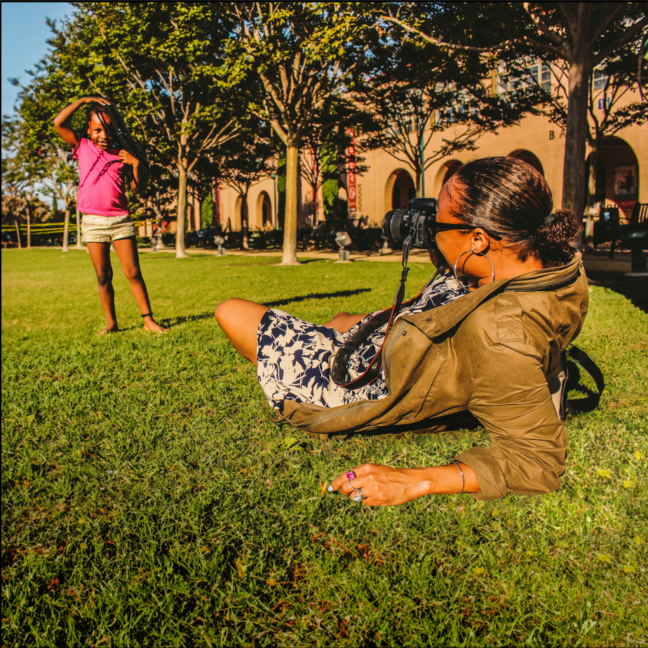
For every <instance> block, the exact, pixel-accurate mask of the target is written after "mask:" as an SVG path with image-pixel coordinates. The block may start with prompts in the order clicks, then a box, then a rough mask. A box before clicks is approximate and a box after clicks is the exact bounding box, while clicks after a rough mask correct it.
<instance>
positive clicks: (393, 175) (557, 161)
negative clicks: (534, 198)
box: [190, 92, 648, 230]
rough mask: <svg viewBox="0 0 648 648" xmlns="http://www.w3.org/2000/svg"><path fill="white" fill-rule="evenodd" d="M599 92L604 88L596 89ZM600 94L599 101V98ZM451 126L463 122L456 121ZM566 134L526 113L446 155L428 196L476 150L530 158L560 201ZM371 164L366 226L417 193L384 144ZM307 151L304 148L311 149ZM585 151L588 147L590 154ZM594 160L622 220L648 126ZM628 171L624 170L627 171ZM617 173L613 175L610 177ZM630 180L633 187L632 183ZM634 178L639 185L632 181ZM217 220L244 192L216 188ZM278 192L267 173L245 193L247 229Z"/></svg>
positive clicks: (305, 209)
mask: <svg viewBox="0 0 648 648" xmlns="http://www.w3.org/2000/svg"><path fill="white" fill-rule="evenodd" d="M599 94H600V95H601V97H602V93H599ZM638 99H639V95H638V93H630V92H628V93H626V101H627V102H630V101H637V100H638ZM596 101H598V105H599V107H600V106H601V101H602V99H601V100H595V104H594V105H595V106H596V105H597V104H596ZM451 128H461V127H460V126H454V127H451ZM447 136H448V135H447V131H444V133H436V134H435V136H434V137H433V138H432V140H431V141H430V144H429V147H428V149H429V151H430V152H432V151H434V149H435V146H436V145H437V144H438V142H439V141H440V140H441V137H447ZM564 144H565V139H564V135H563V133H562V132H561V130H560V129H559V128H558V127H557V126H555V125H554V124H552V123H551V122H550V121H549V119H548V118H546V117H542V116H529V117H526V118H525V119H524V120H522V122H521V123H520V125H518V126H513V127H509V128H502V129H500V130H499V132H497V133H496V134H495V133H490V134H486V135H484V136H482V137H481V138H480V139H479V140H478V141H477V148H476V150H474V151H470V152H464V153H461V154H457V155H455V156H452V157H449V158H444V159H442V160H440V161H439V162H437V163H435V164H433V165H432V166H431V167H430V168H428V169H427V171H426V172H425V177H424V187H425V195H426V196H429V197H436V196H438V194H439V191H440V189H441V187H442V186H443V183H444V181H445V180H446V179H447V178H448V177H449V176H450V175H451V174H452V173H453V172H454V171H455V170H456V169H457V168H458V167H459V166H461V165H462V164H465V163H466V162H469V161H470V160H474V159H477V158H480V157H487V156H493V155H504V156H515V157H519V158H522V159H524V160H525V161H527V162H529V163H531V164H532V165H534V166H535V167H536V168H537V169H538V170H539V171H541V172H542V173H543V175H544V176H545V178H546V179H547V182H548V183H549V186H550V187H551V190H552V191H553V196H554V205H555V206H556V208H559V207H560V204H561V200H562V176H563V160H564ZM359 152H360V155H363V157H364V158H365V164H366V166H367V167H368V170H367V171H366V172H365V173H364V174H362V175H358V176H357V178H356V185H357V200H356V203H357V209H356V210H355V211H354V212H352V213H350V214H349V217H350V218H354V219H362V220H361V223H362V225H363V226H379V225H380V223H381V222H382V219H383V216H384V214H385V212H387V211H388V210H390V209H392V208H393V207H395V206H403V207H404V206H406V204H407V200H408V198H410V197H413V195H414V179H413V173H412V171H411V170H410V169H408V168H407V167H405V166H404V165H403V164H402V163H400V162H399V161H398V160H396V159H395V158H394V157H393V156H391V155H390V154H389V153H387V152H386V151H382V150H380V151H371V152H367V153H364V154H363V153H362V152H361V151H359ZM308 154H309V153H308ZM589 154H590V150H589V148H588V150H587V155H589ZM598 158H599V162H598V165H597V168H598V180H597V194H598V196H597V197H598V199H599V200H600V202H602V203H604V204H605V205H606V206H610V205H614V204H618V205H619V208H620V211H619V214H620V216H621V218H622V219H623V218H624V216H625V219H628V218H629V217H630V215H631V211H632V206H633V204H634V202H636V201H637V200H639V202H642V203H646V202H648V125H642V126H638V125H633V126H629V127H627V128H625V129H623V130H622V131H620V132H619V133H617V135H616V136H615V137H613V138H608V139H607V140H605V141H604V142H603V144H602V145H601V146H600V148H599V151H598ZM628 174H629V175H628ZM615 178H616V181H615ZM340 182H341V188H340V197H342V198H344V199H346V198H347V189H348V176H347V174H343V175H342V177H341V180H340ZM633 183H634V186H632V185H633ZM637 185H638V187H637ZM311 192H312V190H311V188H310V187H309V186H308V185H307V184H306V183H305V182H304V181H303V180H302V181H301V189H300V197H301V200H300V225H313V224H314V222H313V221H314V220H315V218H317V220H323V219H324V215H323V211H322V207H321V205H322V197H321V191H320V195H318V197H317V198H318V201H317V202H318V209H317V216H316V217H315V216H314V214H313V209H312V202H313V201H312V195H311ZM218 199H219V210H220V220H221V223H222V224H223V225H224V226H227V225H228V223H229V225H230V227H231V228H232V229H234V230H238V229H240V228H241V199H240V197H239V196H238V195H237V193H236V192H235V191H234V189H232V188H229V187H221V188H220V190H219V192H218ZM277 200H278V193H277V191H276V186H275V180H273V179H272V178H270V177H268V178H266V179H264V180H262V181H261V182H259V183H257V184H256V185H254V186H253V187H252V188H251V189H250V192H249V196H248V210H249V227H250V229H256V228H263V227H265V228H268V227H272V226H274V225H275V224H276V203H277ZM193 211H194V214H193V219H192V220H193V222H192V225H193V227H191V226H190V227H191V229H199V228H200V208H199V205H197V204H195V205H194V207H193Z"/></svg>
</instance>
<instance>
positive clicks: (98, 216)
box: [54, 97, 167, 335]
mask: <svg viewBox="0 0 648 648" xmlns="http://www.w3.org/2000/svg"><path fill="white" fill-rule="evenodd" d="M84 104H90V107H89V108H88V112H87V118H86V125H85V128H84V130H83V131H82V132H81V133H77V132H75V131H74V130H72V129H71V128H70V127H69V126H68V124H67V122H68V120H69V119H70V118H71V117H72V115H73V114H74V113H75V112H76V111H77V110H78V109H79V108H80V107H81V106H82V105H84ZM54 126H55V127H56V130H57V131H58V134H59V135H60V136H61V137H62V138H63V139H64V140H65V141H66V142H67V143H68V144H69V145H70V146H73V147H74V158H75V159H77V160H78V161H79V193H78V206H79V211H81V212H82V213H83V221H82V228H83V236H82V240H83V241H84V242H85V243H86V244H87V246H88V252H90V258H91V259H92V263H93V265H94V268H95V272H96V273H97V282H98V283H99V298H100V299H101V305H102V306H103V309H104V313H105V315H106V328H104V329H103V330H102V331H101V332H100V335H101V334H103V333H114V332H115V331H118V330H119V326H118V325H117V314H116V312H115V291H114V290H113V285H112V278H113V271H112V265H111V263H110V244H111V243H112V244H113V245H114V246H115V252H117V256H118V257H119V261H120V262H121V266H122V270H123V271H124V274H125V275H126V277H127V278H128V281H129V282H130V287H131V292H132V293H133V295H134V297H135V300H136V301H137V305H138V306H139V309H140V311H141V313H142V317H143V318H144V328H145V329H146V330H147V331H154V332H155V333H166V332H167V329H165V328H164V327H162V326H160V325H159V324H158V323H157V322H156V321H155V320H154V319H153V313H152V312H151V304H150V302H149V298H148V293H147V291H146V284H145V283H144V279H143V277H142V272H141V270H140V265H139V257H138V255H137V243H136V241H135V227H134V225H133V221H132V219H131V217H130V213H129V211H128V196H127V195H126V189H127V187H128V186H129V184H130V188H131V189H132V190H133V191H139V190H140V189H141V188H142V186H144V185H145V184H146V180H147V177H148V166H147V163H146V154H145V153H144V151H143V150H142V148H141V147H140V146H139V145H138V144H137V142H135V140H134V139H133V138H132V137H131V135H130V133H129V132H128V129H127V128H126V125H125V124H124V120H123V119H122V116H121V115H120V114H119V111H118V110H117V108H116V107H115V106H114V105H113V104H111V103H110V102H109V101H107V100H106V99H102V98H101V97H83V98H82V99H79V100H78V101H75V102H74V103H72V104H70V105H69V106H67V107H66V108H64V109H63V110H62V111H61V112H60V113H59V114H58V115H57V116H56V118H55V119H54Z"/></svg>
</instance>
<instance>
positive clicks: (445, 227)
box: [429, 221, 503, 241]
mask: <svg viewBox="0 0 648 648" xmlns="http://www.w3.org/2000/svg"><path fill="white" fill-rule="evenodd" d="M429 229H430V234H431V235H432V237H433V238H435V237H436V235H437V234H438V233H439V232H450V231H452V230H464V231H470V232H472V230H476V229H483V230H484V232H486V234H488V236H490V237H491V238H494V239H495V240H496V241H501V240H502V238H503V236H502V235H501V234H498V233H497V232H493V231H491V230H487V229H486V228H484V227H481V226H480V225H479V226H477V227H470V225H461V224H459V223H457V224H455V223H437V222H436V221H434V222H433V223H432V224H431V225H430V228H429Z"/></svg>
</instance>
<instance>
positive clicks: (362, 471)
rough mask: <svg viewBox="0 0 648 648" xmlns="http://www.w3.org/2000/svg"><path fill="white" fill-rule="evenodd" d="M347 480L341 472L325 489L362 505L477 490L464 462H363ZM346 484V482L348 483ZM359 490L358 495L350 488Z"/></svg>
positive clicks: (385, 504)
mask: <svg viewBox="0 0 648 648" xmlns="http://www.w3.org/2000/svg"><path fill="white" fill-rule="evenodd" d="M350 472H353V473H355V477H354V478H353V479H351V480H349V478H348V477H347V473H342V474H341V475H340V476H339V477H336V478H335V479H334V480H333V483H332V484H331V486H329V491H337V490H339V491H340V492H341V493H342V495H346V496H347V497H349V498H350V499H351V500H352V501H353V500H354V497H357V496H358V495H364V497H365V498H366V499H362V500H361V501H362V503H363V504H364V505H365V506H397V505H398V504H405V502H410V501H411V500H413V499H416V498H417V497H421V496H422V495H432V494H445V495H452V494H455V493H478V492H479V491H480V490H481V489H480V488H479V484H478V483H477V475H475V473H474V471H473V469H472V468H470V466H467V465H466V464H464V463H459V464H449V465H447V466H436V467H434V468H392V467H391V466H381V465H379V464H363V465H362V466H358V467H357V468H354V469H353V470H352V471H350ZM349 484H350V485H349ZM352 487H353V488H352ZM354 488H355V489H360V490H361V491H362V493H361V494H359V493H358V492H357V491H355V490H353V489H354Z"/></svg>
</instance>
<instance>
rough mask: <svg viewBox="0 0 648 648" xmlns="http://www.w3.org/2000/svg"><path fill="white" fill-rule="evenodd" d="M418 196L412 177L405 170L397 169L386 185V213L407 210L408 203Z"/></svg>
mask: <svg viewBox="0 0 648 648" xmlns="http://www.w3.org/2000/svg"><path fill="white" fill-rule="evenodd" d="M415 196H416V186H415V184H414V180H413V179H412V176H411V175H410V174H409V173H408V172H407V171H405V169H397V170H396V171H394V172H392V173H391V174H390V176H389V178H387V183H386V184H385V212H388V211H389V210H390V209H407V203H408V202H409V201H410V200H411V199H412V198H414V197H415Z"/></svg>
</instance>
